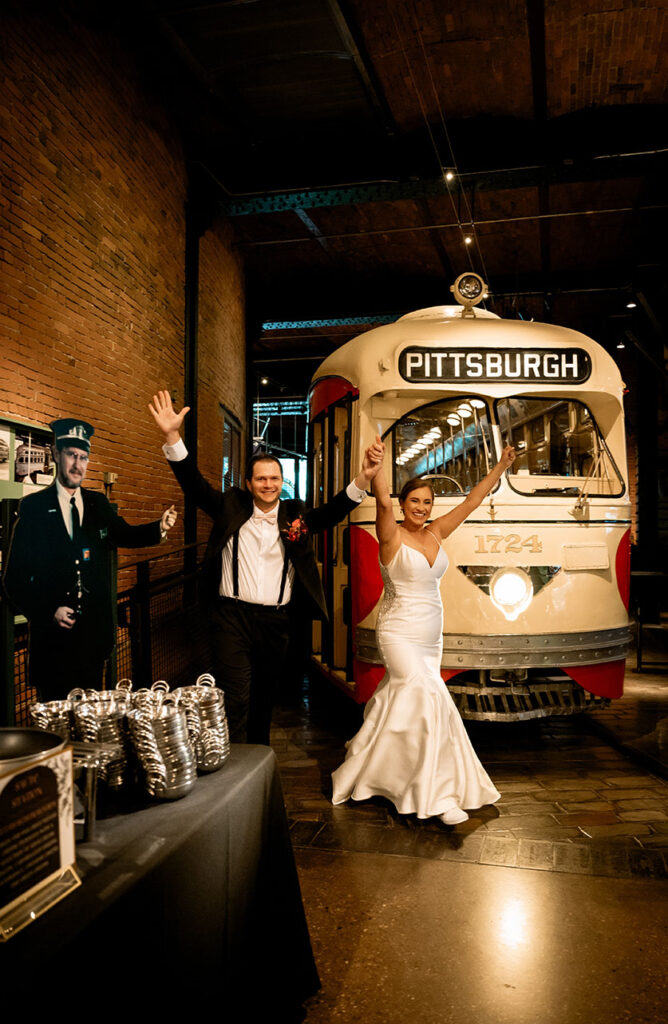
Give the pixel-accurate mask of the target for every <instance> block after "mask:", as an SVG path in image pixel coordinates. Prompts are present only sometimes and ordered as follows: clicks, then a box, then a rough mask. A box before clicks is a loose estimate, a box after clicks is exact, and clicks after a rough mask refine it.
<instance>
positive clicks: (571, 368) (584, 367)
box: [399, 345, 591, 384]
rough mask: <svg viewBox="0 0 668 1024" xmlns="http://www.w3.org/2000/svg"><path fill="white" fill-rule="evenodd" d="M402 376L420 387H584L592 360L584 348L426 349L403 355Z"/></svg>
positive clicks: (415, 347) (411, 349)
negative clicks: (500, 385)
mask: <svg viewBox="0 0 668 1024" xmlns="http://www.w3.org/2000/svg"><path fill="white" fill-rule="evenodd" d="M399 373H400V374H401V376H402V377H403V378H404V380H408V381H411V382H415V383H418V384H463V383H468V382H469V381H471V382H473V383H478V384H480V383H485V384H508V383H518V384H531V383H538V384H554V383H568V384H584V382H585V381H586V380H587V379H588V378H589V376H590V374H591V357H590V355H589V353H588V352H585V350H584V349H581V348H560V349H549V348H504V349H495V348H481V349H457V348H426V347H425V346H421V345H411V346H409V347H408V348H405V349H404V350H403V352H401V353H400V355H399Z"/></svg>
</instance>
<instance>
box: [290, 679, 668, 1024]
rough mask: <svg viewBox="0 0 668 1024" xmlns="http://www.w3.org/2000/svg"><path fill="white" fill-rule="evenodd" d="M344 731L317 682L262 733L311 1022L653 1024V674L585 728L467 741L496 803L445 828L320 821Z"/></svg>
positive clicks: (663, 732)
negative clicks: (281, 819) (301, 912)
mask: <svg viewBox="0 0 668 1024" xmlns="http://www.w3.org/2000/svg"><path fill="white" fill-rule="evenodd" d="M360 715H361V709H359V708H356V707H355V706H354V705H352V704H351V703H350V701H349V700H348V699H347V698H345V697H344V696H343V695H341V694H339V693H338V692H337V691H334V690H333V689H331V688H329V687H328V686H327V685H326V684H324V683H323V682H322V681H319V680H317V681H314V682H313V683H312V684H311V685H310V686H308V685H305V687H304V690H303V691H302V692H301V693H299V694H296V695H295V697H294V699H293V700H292V701H291V702H290V703H289V704H285V705H284V706H283V707H282V708H280V709H279V711H278V713H277V716H276V726H275V729H274V731H273V733H272V742H273V745H274V748H275V750H276V753H277V756H278V758H279V763H280V768H281V777H282V780H283V786H284V791H285V798H286V805H287V809H288V814H289V818H290V822H291V833H292V838H293V844H294V847H295V855H296V860H297V866H298V870H299V874H300V879H301V885H302V892H303V896H304V904H305V908H306V914H307V918H308V922H309V928H310V932H311V939H312V943H313V948H314V952H315V956H316V961H317V963H318V968H319V971H320V975H321V981H322V989H321V991H320V992H319V994H318V995H317V996H315V997H314V998H313V999H312V1000H310V1001H309V1003H308V1005H307V1008H306V1017H305V1020H306V1022H307V1024H330V1022H332V1024H334V1022H340V1024H349V1022H350V1024H352V1022H358V1021H359V1022H362V1021H363V1022H364V1024H400V1022H401V1024H404V1022H405V1021H415V1022H419V1024H440V1022H452V1024H464V1022H465V1021H466V1022H467V1024H468V1022H470V1021H478V1022H481V1024H534V1022H540V1024H572V1022H575V1024H579V1022H582V1024H585V1022H586V1024H615V1022H618V1021H619V1022H621V1021H624V1022H634V1024H635V1022H638V1024H650V1022H651V1024H658V1022H664V1021H665V1020H666V1019H667V1015H666V1009H665V1008H666V1006H668V982H667V974H666V971H665V968H664V961H665V949H666V945H667V939H668V886H666V885H665V879H666V878H667V877H668V783H667V782H666V781H665V777H666V776H668V757H666V751H665V750H664V736H668V729H666V728H664V726H665V723H666V722H668V675H663V676H660V675H657V676H648V675H643V676H636V675H634V673H632V672H629V673H628V674H627V680H626V696H625V697H624V698H623V700H622V701H620V702H617V703H616V704H615V705H612V706H611V707H610V708H609V709H607V710H604V711H599V712H596V714H595V715H592V716H587V717H581V718H554V719H547V720H543V721H539V722H529V723H518V724H513V725H511V724H509V725H505V726H499V725H496V724H494V725H486V724H472V725H470V727H469V731H470V734H471V737H472V740H473V742H474V745H475V746H476V749H477V751H478V753H479V755H480V757H481V759H482V761H483V763H484V764H485V766H486V768H487V769H488V770H489V772H490V774H491V776H492V778H493V780H494V782H495V783H496V784H497V786H498V788H499V789H500V791H501V794H502V798H501V800H500V801H499V803H497V804H496V805H495V807H493V808H490V807H487V808H483V809H482V810H481V811H478V812H474V813H473V814H472V815H471V818H470V820H469V821H468V822H466V823H465V824H463V825H459V826H457V827H455V828H447V827H445V826H442V825H440V824H439V823H435V822H418V821H417V820H416V819H414V818H413V817H410V816H409V817H401V816H399V815H397V814H396V812H395V811H394V809H393V808H392V807H391V805H390V804H388V803H386V802H385V801H383V800H380V799H378V800H373V801H368V802H365V803H360V804H354V803H350V804H348V805H344V806H342V807H333V806H332V805H331V803H330V801H329V795H330V793H331V788H330V781H329V776H330V772H331V771H332V770H333V769H334V768H335V767H336V766H337V765H338V763H339V761H340V759H341V758H342V756H343V744H344V741H345V740H346V739H347V738H348V737H349V736H351V735H352V734H353V733H354V731H355V730H356V728H357V726H358V723H359V719H360Z"/></svg>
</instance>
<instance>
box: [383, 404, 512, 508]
mask: <svg viewBox="0 0 668 1024" xmlns="http://www.w3.org/2000/svg"><path fill="white" fill-rule="evenodd" d="M389 434H390V435H391V438H392V452H393V462H394V493H395V494H398V493H399V491H400V490H401V488H402V487H403V485H404V484H405V483H406V481H407V480H410V479H411V478H412V477H415V476H421V477H424V478H425V479H427V480H429V482H430V483H431V485H432V487H433V488H434V494H436V495H437V496H443V495H455V494H468V492H469V491H470V490H471V488H472V487H475V485H476V484H477V483H478V482H479V481H480V480H482V478H483V477H484V476H486V475H487V473H488V472H489V470H490V469H491V467H492V466H493V465H494V462H495V461H496V459H495V457H494V447H493V444H492V440H491V435H490V429H489V411H488V407H487V402H486V401H485V400H484V399H483V398H479V397H478V396H475V395H473V396H471V395H468V396H466V398H448V399H446V400H444V401H443V400H442V401H440V402H433V403H431V404H430V405H423V406H420V407H419V408H417V409H413V410H412V411H411V412H409V413H407V414H406V415H405V416H403V417H402V418H401V419H400V420H397V422H396V423H395V424H394V426H393V427H392V429H391V430H390V431H389ZM386 439H387V438H386Z"/></svg>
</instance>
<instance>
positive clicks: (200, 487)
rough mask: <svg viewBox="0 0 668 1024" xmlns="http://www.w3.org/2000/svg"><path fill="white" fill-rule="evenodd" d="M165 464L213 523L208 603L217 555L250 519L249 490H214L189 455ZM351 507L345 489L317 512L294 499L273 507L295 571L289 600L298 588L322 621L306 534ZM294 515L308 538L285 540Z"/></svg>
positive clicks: (215, 587)
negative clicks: (301, 522)
mask: <svg viewBox="0 0 668 1024" xmlns="http://www.w3.org/2000/svg"><path fill="white" fill-rule="evenodd" d="M169 464H170V466H171V467H172V470H173V471H174V475H175V476H176V479H177V480H178V482H179V484H180V485H181V487H182V489H183V492H184V494H185V495H186V497H187V498H190V499H191V500H192V501H194V502H195V504H196V505H197V506H198V508H201V509H202V511H203V512H206V514H207V515H208V516H210V517H211V519H213V526H212V528H211V534H210V535H209V541H208V544H207V547H206V553H205V556H204V589H203V597H204V599H205V600H207V601H212V600H214V599H215V598H216V597H218V594H219V588H220V576H221V553H222V550H223V548H224V547H225V545H226V544H227V542H228V540H229V539H230V537H232V536H233V534H234V533H236V531H237V530H238V529H239V528H240V527H241V526H243V524H244V523H245V522H246V520H248V519H250V517H251V516H252V514H253V498H252V495H251V493H250V491H248V490H242V489H241V488H240V487H230V488H229V489H228V490H227V491H219V490H216V488H215V487H212V486H211V484H209V483H207V481H206V480H205V479H204V477H203V476H202V474H201V473H200V472H199V470H198V469H197V467H196V466H195V464H194V462H193V460H192V458H191V456H190V455H188V456H186V458H185V459H183V460H182V461H180V462H171V461H170V463H169ZM356 507H357V502H355V501H353V500H352V499H351V498H349V497H348V495H347V494H346V492H345V490H344V491H340V492H339V493H338V494H337V495H335V496H334V497H333V498H332V500H331V501H329V502H327V504H326V505H320V506H319V507H318V508H308V507H307V506H306V505H305V504H304V503H303V502H302V501H300V500H299V499H297V498H290V499H288V500H287V501H281V502H280V504H279V506H278V529H279V531H280V534H281V540H282V542H283V545H284V547H285V551H286V554H287V557H288V559H289V561H290V562H291V564H292V565H293V566H294V569H295V588H293V595H292V600H293V601H294V600H295V599H296V598H297V595H298V594H299V590H300V589H301V590H302V591H303V593H304V594H305V595H306V597H307V598H308V603H309V604H310V605H311V608H310V611H311V612H313V613H315V614H317V615H321V616H323V617H324V618H327V606H326V604H325V595H324V593H323V590H322V583H321V581H320V574H319V572H318V566H317V564H316V560H315V554H314V552H313V546H312V544H311V534H313V533H320V532H321V531H322V530H327V529H329V527H331V526H335V525H336V524H337V523H340V522H341V520H342V519H344V518H345V516H347V515H348V513H349V512H350V510H351V509H353V508H356ZM299 516H301V517H302V519H303V520H304V522H305V523H306V526H307V528H308V533H307V534H305V535H304V536H302V537H301V538H300V539H299V540H296V541H290V540H288V538H287V536H286V533H287V531H288V529H289V526H290V523H292V522H294V520H295V519H297V518H298V517H299Z"/></svg>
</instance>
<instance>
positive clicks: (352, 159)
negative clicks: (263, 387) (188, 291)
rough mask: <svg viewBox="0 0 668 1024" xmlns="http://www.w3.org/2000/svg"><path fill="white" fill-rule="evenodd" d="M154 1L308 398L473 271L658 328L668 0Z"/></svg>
mask: <svg viewBox="0 0 668 1024" xmlns="http://www.w3.org/2000/svg"><path fill="white" fill-rule="evenodd" d="M145 10H146V12H147V17H148V24H149V28H150V31H151V33H152V34H153V38H154V41H155V43H156V45H157V47H158V48H159V49H160V51H161V52H162V53H169V54H170V61H171V64H170V67H173V66H176V67H177V68H178V69H179V71H178V73H175V74H173V75H172V73H171V71H170V75H171V77H170V82H171V98H172V102H173V104H174V105H175V106H176V108H177V109H178V110H179V111H180V114H181V117H182V123H183V125H184V128H185V130H186V134H187V140H188V150H189V157H190V160H191V166H192V169H193V182H194V183H195V190H196V191H197V189H200V190H201V191H202V192H208V194H209V196H213V197H214V198H215V201H216V203H217V206H218V208H220V209H222V210H223V212H224V213H225V214H226V215H228V216H230V217H232V218H233V220H234V226H235V233H236V237H237V240H238V244H239V245H240V247H241V248H242V250H243V253H244V256H245V261H246V267H247V275H248V285H249V314H250V320H249V323H250V325H251V328H250V329H251V331H252V340H253V358H254V360H255V365H256V368H257V371H258V373H265V374H266V375H267V376H268V377H269V378H270V381H271V383H270V385H269V387H268V390H269V391H273V392H274V393H277V394H278V393H283V394H286V393H287V394H295V393H304V392H305V389H306V386H307V382H308V378H309V376H310V373H311V372H312V370H313V369H314V368H315V366H316V365H317V361H318V359H320V358H322V357H324V356H325V355H327V354H328V353H329V352H331V351H332V349H333V348H335V347H336V346H338V345H339V344H341V343H342V342H343V341H346V340H347V339H348V338H350V337H352V336H354V335H355V334H358V333H360V331H363V330H366V329H367V328H368V327H370V326H373V325H374V324H375V323H379V322H383V321H384V320H387V319H394V318H395V317H396V316H398V315H400V314H401V313H404V312H406V311H407V310H410V309H416V308H420V307H422V306H429V305H437V304H441V303H447V302H448V301H449V294H450V293H449V286H450V284H451V283H452V281H453V280H454V278H455V277H456V276H457V275H458V274H459V273H461V272H462V271H464V270H467V269H473V270H475V271H477V272H479V273H481V274H482V275H483V277H484V278H485V280H486V281H487V282H488V284H489V287H490V292H491V299H490V301H489V303H488V308H490V309H492V310H493V311H494V312H496V313H499V314H500V315H502V316H509V317H524V318H530V317H534V318H536V319H539V320H548V321H552V322H554V323H559V324H563V325H565V326H570V327H575V328H577V329H580V330H584V331H585V332H586V333H588V334H590V335H592V336H593V337H595V338H597V340H599V341H601V342H602V343H604V344H607V345H608V346H609V347H613V346H614V344H615V343H616V341H617V340H618V338H619V336H620V335H623V336H626V337H629V336H630V337H631V338H634V337H635V338H640V340H641V343H642V344H644V345H648V344H649V345H650V346H651V345H654V346H655V348H656V347H657V346H659V344H660V343H659V336H660V332H661V326H662V324H661V313H660V309H661V308H663V306H664V305H665V295H664V290H665V281H666V277H665V256H664V238H665V236H666V211H667V209H668V204H667V203H666V199H665V196H664V191H665V182H666V165H667V159H666V158H667V152H668V150H667V145H668V144H667V141H666V117H665V114H666V84H667V80H668V45H667V44H668V3H667V2H666V0H653V2H652V0H647V2H645V0H635V2H628V0H626V2H625V0H478V2H475V3H459V4H454V3H450V2H442V0H228V2H219V3H197V2H184V0H174V2H172V3H169V2H165V0H151V2H150V3H146V4H145ZM174 55H176V58H177V60H176V62H175V61H174ZM448 172H450V174H451V175H452V178H451V180H446V174H447V173H448ZM467 236H468V237H470V238H471V240H472V241H471V243H470V244H466V242H465V237H467ZM630 300H634V301H635V302H636V303H637V307H636V310H635V311H630V310H628V309H627V305H626V304H627V302H629V301H630ZM263 325H264V326H263ZM267 325H271V326H267ZM629 332H630V335H629ZM643 338H645V340H644V341H643V340H642V339H643ZM647 338H649V341H648V340H647ZM652 339H653V340H652ZM657 351H658V349H657Z"/></svg>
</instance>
